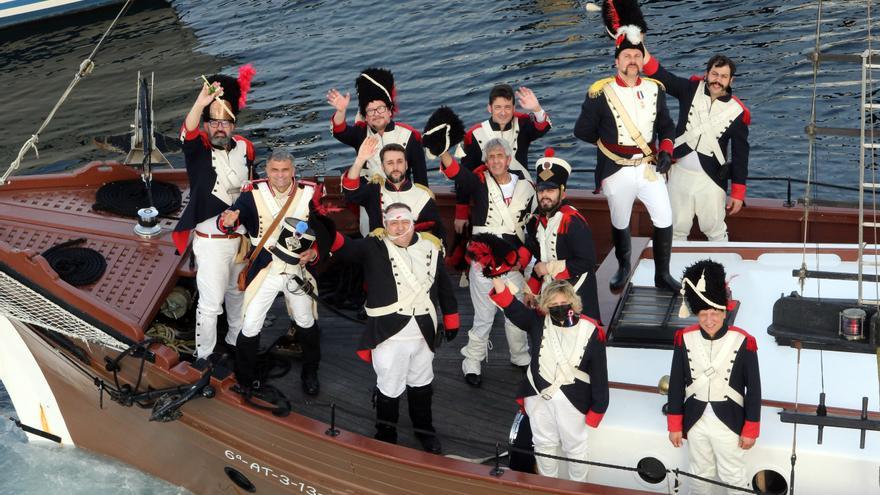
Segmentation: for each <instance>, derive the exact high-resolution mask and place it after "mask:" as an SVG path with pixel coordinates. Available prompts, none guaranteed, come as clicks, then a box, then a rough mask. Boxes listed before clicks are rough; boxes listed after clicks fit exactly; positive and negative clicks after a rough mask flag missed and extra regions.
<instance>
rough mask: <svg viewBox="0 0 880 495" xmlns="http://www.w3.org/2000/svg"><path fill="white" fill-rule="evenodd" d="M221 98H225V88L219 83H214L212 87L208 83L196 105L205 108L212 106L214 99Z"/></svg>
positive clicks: (204, 85)
mask: <svg viewBox="0 0 880 495" xmlns="http://www.w3.org/2000/svg"><path fill="white" fill-rule="evenodd" d="M221 96H223V86H221V85H220V83H219V82H217V81H214V83H213V84H211V85H210V86H209V85H208V83H203V84H202V90H201V91H200V92H199V96H198V97H196V105H197V106H199V107H201V108H204V107H206V106H208V105H210V104H211V102H212V101H214V98H220V97H221Z"/></svg>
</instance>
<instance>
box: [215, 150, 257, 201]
mask: <svg viewBox="0 0 880 495" xmlns="http://www.w3.org/2000/svg"><path fill="white" fill-rule="evenodd" d="M211 167H212V168H213V169H214V172H216V173H217V180H215V181H214V188H213V189H212V190H211V194H213V195H214V196H216V197H217V199H219V200H220V201H223V202H224V203H226V204H227V205H229V206H232V203H234V202H235V200H236V199H238V195H239V194H241V185H242V184H243V183H244V182H245V181H246V180H248V169H247V146H245V145H244V143H238V144H236V146H235V148H232V149H231V150H229V151H228V152H227V151H226V150H218V149H216V148H211Z"/></svg>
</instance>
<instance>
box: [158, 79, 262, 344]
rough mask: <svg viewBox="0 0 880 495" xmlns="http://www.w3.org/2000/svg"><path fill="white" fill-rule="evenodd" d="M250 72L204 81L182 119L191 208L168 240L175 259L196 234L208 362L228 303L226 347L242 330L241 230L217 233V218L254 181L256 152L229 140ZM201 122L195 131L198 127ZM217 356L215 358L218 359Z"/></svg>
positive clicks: (200, 329)
mask: <svg viewBox="0 0 880 495" xmlns="http://www.w3.org/2000/svg"><path fill="white" fill-rule="evenodd" d="M253 74H254V71H253V67H251V66H250V65H246V66H244V67H242V68H241V69H240V71H239V78H238V79H235V78H233V77H230V76H225V75H214V76H211V77H210V78H208V83H207V84H205V85H203V87H202V90H201V92H200V93H199V95H198V97H197V98H196V101H195V103H193V106H192V108H191V109H190V111H189V113H188V114H187V115H186V120H185V122H184V124H183V128H182V129H181V140H182V141H183V146H182V147H183V154H184V159H185V161H186V174H187V178H188V179H189V186H190V193H189V202H188V203H187V205H186V208H185V209H184V210H183V213H182V214H181V216H180V221H178V222H177V226H176V227H174V232H173V233H172V238H173V239H174V244H175V246H176V247H177V252H178V253H183V252H184V251H185V250H186V248H187V245H188V243H189V238H190V232H191V231H193V230H195V236H194V238H193V255H194V256H195V259H196V263H197V264H198V271H197V272H196V287H197V288H198V291H199V300H198V305H197V306H196V357H197V358H199V359H207V358H208V357H209V356H210V355H211V354H212V353H213V352H214V347H215V345H216V343H217V317H218V316H219V315H220V314H221V313H222V312H223V308H222V305H223V303H224V300H225V302H226V320H227V322H228V323H229V331H228V333H227V334H226V343H227V344H229V345H235V339H236V337H237V335H238V332H239V330H240V329H241V317H242V307H241V306H242V301H243V297H244V295H243V294H242V293H241V291H239V290H238V288H237V287H236V278H237V276H238V273H239V272H240V271H241V269H242V268H243V267H244V265H243V264H241V263H236V262H235V258H236V255H237V254H238V252H239V247H240V243H241V235H242V233H243V232H244V230H237V231H231V232H224V231H221V230H219V229H218V228H217V218H218V215H219V214H220V213H221V212H222V211H224V210H226V209H227V208H229V206H230V205H232V203H233V202H234V201H235V200H236V199H237V198H238V195H239V191H240V189H241V186H242V184H243V183H244V182H245V181H247V180H248V179H250V178H251V177H252V176H253V164H254V147H253V145H252V144H251V142H250V141H248V140H247V139H245V138H243V137H241V136H238V135H235V134H233V133H234V131H235V124H236V116H237V115H238V112H239V110H240V109H241V108H244V106H245V101H246V97H247V90H248V88H250V80H251V78H252V77H253ZM200 121H203V123H202V128H201V129H199V122H200ZM218 355H219V354H218Z"/></svg>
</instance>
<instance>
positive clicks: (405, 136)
mask: <svg viewBox="0 0 880 495" xmlns="http://www.w3.org/2000/svg"><path fill="white" fill-rule="evenodd" d="M411 135H412V131H411V130H409V129H407V128H406V127H403V126H402V125H399V124H394V129H393V130H391V131H385V132H383V133H382V134H379V133H377V132H373V128H372V127H370V126H367V137H368V138H369V137H371V136H376V137H377V138H379V145H378V146H377V147H376V153H375V154H373V156H371V157H370V158H369V159H368V160H367V163H366V164H364V168H362V169H361V175H362V176H364V177H368V178H369V177H373V176H374V175H378V176H379V177H382V178H383V179H384V178H385V171H384V170H382V160H380V159H379V152H380V151H382V148H384V147H385V145H387V144H392V143H394V144H399V145H401V146H403V147H404V148H406V143H408V142H409V137H410V136H411Z"/></svg>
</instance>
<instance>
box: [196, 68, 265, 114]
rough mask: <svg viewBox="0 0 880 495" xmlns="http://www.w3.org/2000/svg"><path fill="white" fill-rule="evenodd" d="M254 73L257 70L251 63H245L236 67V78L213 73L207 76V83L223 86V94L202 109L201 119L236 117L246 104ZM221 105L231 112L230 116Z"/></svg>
mask: <svg viewBox="0 0 880 495" xmlns="http://www.w3.org/2000/svg"><path fill="white" fill-rule="evenodd" d="M256 73H257V71H256V69H254V66H253V65H251V64H246V65H243V66H241V67H239V68H238V78H234V77H232V76H227V75H225V74H214V75H213V76H210V77H208V78H207V80H208V84H213V83H214V82H219V83H220V86H221V87H222V88H223V96H221V97H220V98H219V99H218V100H215V101H213V102H212V103H211V104H210V105H208V106H207V107H205V109H204V110H203V111H202V120H203V121H205V122H207V121H208V120H210V119H212V118H214V119H220V120H235V118H237V117H238V112H240V111H241V109H243V108H244V107H246V106H247V95H248V92H249V91H250V89H251V80H252V79H253V78H254V75H255V74H256ZM221 105H222V106H225V107H226V109H227V110H228V112H231V113H232V116H230V115H229V113H228V112H227V110H223V108H222V106H221Z"/></svg>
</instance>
